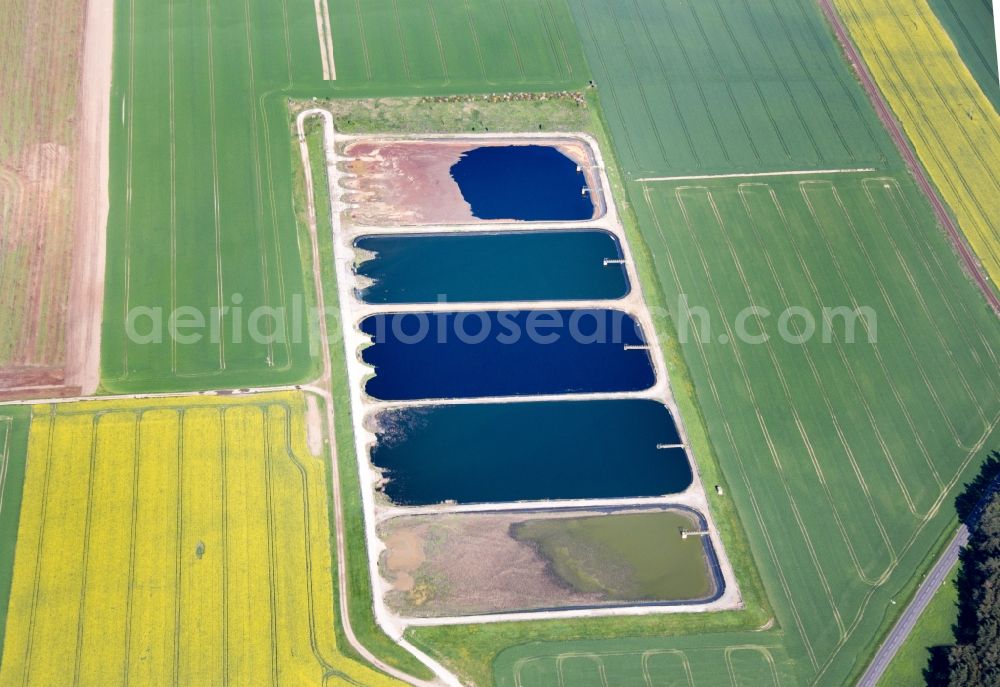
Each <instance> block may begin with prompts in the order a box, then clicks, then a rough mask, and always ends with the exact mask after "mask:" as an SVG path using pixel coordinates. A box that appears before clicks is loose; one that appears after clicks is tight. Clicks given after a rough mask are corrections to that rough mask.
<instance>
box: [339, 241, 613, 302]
mask: <svg viewBox="0 0 1000 687" xmlns="http://www.w3.org/2000/svg"><path fill="white" fill-rule="evenodd" d="M354 245H355V247H356V248H358V249H360V250H364V251H369V252H371V253H374V254H375V257H373V258H372V259H370V260H366V261H365V262H363V263H361V264H360V265H359V266H358V268H357V273H358V274H359V275H360V276H362V277H365V278H367V279H368V280H372V281H371V283H370V284H369V285H367V286H365V287H364V288H363V289H361V290H360V291H359V296H360V297H361V299H362V300H364V301H365V302H368V303H434V302H439V301H442V300H446V301H453V302H473V301H482V302H485V301H513V300H526V301H536V300H583V299H604V298H621V297H622V296H624V295H626V294H627V293H628V288H629V287H628V277H627V275H626V274H625V267H624V266H623V265H618V264H610V265H606V264H605V263H604V261H605V260H606V259H621V257H622V251H621V246H620V245H619V244H618V239H617V238H615V236H614V235H613V234H611V233H609V232H606V231H599V230H593V231H531V232H510V233H502V234H491V233H469V234H465V233H463V234H425V235H422V236H421V235H418V236H414V235H393V236H364V237H362V238H360V239H358V240H357V241H355V242H354Z"/></svg>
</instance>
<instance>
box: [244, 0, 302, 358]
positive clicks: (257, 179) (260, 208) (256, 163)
mask: <svg viewBox="0 0 1000 687" xmlns="http://www.w3.org/2000/svg"><path fill="white" fill-rule="evenodd" d="M243 17H244V21H245V25H244V35H245V36H246V46H247V76H248V78H249V81H250V93H255V92H256V91H257V85H256V84H257V78H256V73H255V71H254V66H253V52H254V51H253V20H252V13H251V10H250V2H249V0H243ZM258 102H260V101H258ZM248 109H249V110H250V126H251V128H252V129H253V134H254V136H253V138H254V140H253V145H252V146H251V147H252V148H253V172H254V175H253V176H254V183H255V187H256V189H257V196H256V203H255V205H256V211H257V214H256V220H257V227H256V229H257V236H258V237H259V238H258V240H259V242H260V243H259V245H260V248H261V250H260V280H261V286H263V288H264V293H263V296H264V298H263V300H264V306H265V307H271V302H272V301H271V279H270V277H269V276H268V272H269V269H268V259H267V251H266V250H264V249H263V247H264V245H265V243H264V226H263V225H264V215H265V213H264V185H263V179H262V174H261V162H260V157H261V155H260V140H261V135H260V117H259V116H258V113H257V107H256V104H255V103H254V102H253V101H251V102H250V107H249V108H248ZM262 114H263V115H264V116H265V117H266V116H267V115H266V113H262ZM264 140H265V145H267V143H268V142H269V141H268V139H267V138H265V139H264ZM278 271H279V272H280V271H281V265H280V263H279V264H278ZM280 298H281V302H282V303H284V302H285V293H284V289H281V293H280ZM285 329H286V335H285V336H284V337H283V338H284V349H285V359H286V360H288V362H289V363H291V357H292V354H291V346H290V345H289V343H288V342H289V340H290V339H291V338H292V337H290V336H288V334H289V333H290V332H288V331H287V329H288V326H287V325H286V326H285ZM266 363H267V366H268V367H269V368H273V367H275V363H274V341H273V337H268V340H267V360H266Z"/></svg>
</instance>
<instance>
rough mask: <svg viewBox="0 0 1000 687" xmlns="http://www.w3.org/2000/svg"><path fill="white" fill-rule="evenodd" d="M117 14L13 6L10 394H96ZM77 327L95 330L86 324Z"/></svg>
mask: <svg viewBox="0 0 1000 687" xmlns="http://www.w3.org/2000/svg"><path fill="white" fill-rule="evenodd" d="M112 11H113V2H112V1H111V0H55V1H54V2H52V3H36V2H30V1H29V0H14V1H13V2H11V3H7V6H5V8H4V14H5V34H4V37H3V39H2V41H3V46H4V50H5V54H7V56H8V57H7V58H5V60H4V61H3V63H2V64H0V92H2V93H3V94H4V98H3V99H2V101H0V121H3V122H4V126H3V127H2V128H0V218H2V222H0V259H2V265H0V266H2V269H0V293H3V299H2V300H0V394H2V395H3V396H5V397H11V396H25V397H28V396H37V395H47V396H56V395H69V394H78V393H80V391H81V388H82V389H83V390H84V391H86V392H87V393H89V392H92V391H93V390H94V389H95V388H96V386H97V370H98V364H99V359H98V352H97V348H96V340H97V336H98V334H97V331H98V330H99V328H100V311H101V301H102V296H103V280H104V271H103V254H104V233H103V230H104V221H105V218H106V214H107V152H108V151H107V147H108V146H107V140H108V136H107V130H108V126H109V122H108V104H107V99H108V93H109V90H110V83H111V30H112V27H111V21H112ZM85 29H86V31H85ZM102 160H103V166H102V164H101V162H102ZM102 170H103V173H102ZM98 263H99V264H98ZM98 268H99V269H98ZM71 294H72V297H71ZM78 321H86V322H87V325H86V326H84V327H79V326H77V322H78Z"/></svg>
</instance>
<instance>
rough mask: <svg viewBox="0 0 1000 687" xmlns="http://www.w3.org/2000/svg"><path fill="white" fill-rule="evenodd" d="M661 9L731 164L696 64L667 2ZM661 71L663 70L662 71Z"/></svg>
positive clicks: (725, 157)
mask: <svg viewBox="0 0 1000 687" xmlns="http://www.w3.org/2000/svg"><path fill="white" fill-rule="evenodd" d="M660 8H661V9H662V10H663V14H664V15H665V16H666V17H667V19H668V21H667V27H668V28H669V29H670V35H671V36H672V37H673V39H674V43H676V44H677V47H678V48H679V49H680V51H681V57H683V58H684V65H685V66H686V67H687V71H688V74H689V75H690V76H691V83H693V84H694V86H695V89H696V90H697V91H698V98H699V100H701V106H702V108H703V109H704V111H705V117H706V119H708V122H709V124H711V125H712V131H713V133H715V140H716V142H717V143H718V144H719V152H721V153H722V158H723V159H724V160H725V161H726V162H730V157H729V148H727V147H726V143H725V141H724V140H723V138H722V134H721V133H720V132H719V124H718V122H716V121H715V116H714V115H713V114H712V108H711V107H710V106H709V104H708V97H707V96H706V95H705V88H704V86H703V85H702V81H701V79H699V78H698V75H697V73H695V70H694V64H693V63H692V62H691V56H690V55H689V54H688V50H687V47H686V46H685V45H684V42H683V41H682V40H681V38H680V36H679V35H677V27H676V26H674V22H673V21H669V19H670V10H669V9H668V8H667V5H666V2H664V0H660ZM692 11H693V10H692ZM661 71H663V70H662V69H661ZM663 78H664V80H667V81H669V77H668V76H667V74H666V73H665V72H664V74H663ZM637 85H638V84H637ZM653 125H654V126H655V125H656V122H653Z"/></svg>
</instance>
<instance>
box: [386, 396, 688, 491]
mask: <svg viewBox="0 0 1000 687" xmlns="http://www.w3.org/2000/svg"><path fill="white" fill-rule="evenodd" d="M370 420H371V418H370ZM373 420H374V421H372V422H370V424H371V425H373V426H374V428H375V431H376V435H377V437H378V443H377V444H376V445H375V447H374V448H373V449H372V452H371V460H372V463H373V464H374V465H375V466H376V467H378V468H380V469H382V470H383V471H384V474H385V477H386V478H387V482H386V483H385V485H384V487H383V489H384V492H385V494H386V496H388V497H389V499H391V500H392V501H393V502H394V503H397V504H400V505H407V506H416V505H428V504H434V503H441V502H443V501H449V500H450V501H456V502H458V503H485V502H504V501H524V500H536V499H583V498H587V499H594V498H627V497H642V496H659V495H663V494H673V493H677V492H681V491H683V490H685V489H686V488H687V487H688V486H690V484H691V481H692V473H691V466H690V464H689V463H688V460H687V455H686V453H685V452H684V450H683V449H681V448H660V449H658V448H657V445H670V444H677V443H680V438H679V435H678V432H677V428H676V426H675V425H674V420H673V417H672V416H671V414H670V411H669V410H668V409H667V408H666V407H665V406H664V405H663V404H661V403H657V402H655V401H646V400H635V399H632V400H617V401H577V402H572V401H559V402H545V403H518V402H514V403H488V404H469V405H452V406H433V407H429V408H406V409H396V410H390V411H385V412H383V413H380V414H379V415H378V416H377V417H376V418H374V419H373Z"/></svg>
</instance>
